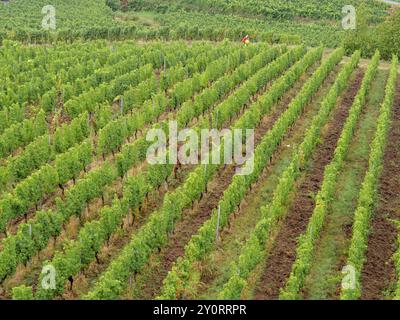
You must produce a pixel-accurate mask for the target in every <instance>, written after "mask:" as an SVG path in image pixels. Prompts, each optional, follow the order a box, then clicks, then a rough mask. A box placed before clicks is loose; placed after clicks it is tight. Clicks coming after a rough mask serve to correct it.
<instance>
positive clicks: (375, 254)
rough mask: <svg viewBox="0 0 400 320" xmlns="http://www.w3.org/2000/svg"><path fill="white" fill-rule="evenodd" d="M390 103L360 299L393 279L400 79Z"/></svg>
mask: <svg viewBox="0 0 400 320" xmlns="http://www.w3.org/2000/svg"><path fill="white" fill-rule="evenodd" d="M396 93H397V94H396V97H395V101H394V106H393V122H392V125H391V129H390V132H389V136H388V145H387V147H386V152H385V155H384V160H383V161H384V162H383V163H384V166H383V171H382V175H381V177H380V183H379V189H378V194H379V199H378V203H377V207H376V210H375V214H374V217H373V218H372V223H371V234H370V236H369V239H368V249H367V253H366V258H367V260H366V263H365V265H364V268H363V271H362V274H361V284H362V288H363V290H362V295H361V299H363V300H378V299H379V300H381V299H383V298H384V291H385V290H388V289H390V286H391V284H392V283H394V281H395V279H396V270H395V266H394V263H393V260H392V256H393V254H394V253H395V251H396V239H397V229H396V226H395V225H394V223H393V222H391V221H390V219H394V220H395V219H399V217H400V198H399V197H398V195H399V194H400V178H399V174H400V82H398V84H397V89H396Z"/></svg>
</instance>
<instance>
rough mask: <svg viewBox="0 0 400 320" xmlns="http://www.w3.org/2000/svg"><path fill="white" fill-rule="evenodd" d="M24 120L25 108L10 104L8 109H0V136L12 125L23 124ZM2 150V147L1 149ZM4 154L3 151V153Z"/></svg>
mask: <svg viewBox="0 0 400 320" xmlns="http://www.w3.org/2000/svg"><path fill="white" fill-rule="evenodd" d="M24 119H25V106H22V105H19V104H16V103H15V104H12V105H11V106H9V107H4V108H3V109H0V134H1V135H3V133H4V131H5V130H6V129H7V128H9V127H11V126H12V125H13V124H16V123H20V122H23V121H24ZM2 149H4V147H2ZM3 152H4V151H3Z"/></svg>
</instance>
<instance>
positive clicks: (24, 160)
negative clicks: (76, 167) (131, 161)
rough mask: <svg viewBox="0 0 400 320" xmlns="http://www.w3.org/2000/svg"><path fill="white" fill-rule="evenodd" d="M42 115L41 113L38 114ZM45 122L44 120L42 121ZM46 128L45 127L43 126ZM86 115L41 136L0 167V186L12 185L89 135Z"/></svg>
mask: <svg viewBox="0 0 400 320" xmlns="http://www.w3.org/2000/svg"><path fill="white" fill-rule="evenodd" d="M40 114H41V115H43V113H42V112H41V113H40ZM43 121H44V122H45V119H44V120H43ZM44 125H45V126H46V128H47V125H46V124H44ZM89 131H90V126H89V121H88V114H87V113H84V114H82V115H81V116H80V117H78V118H76V119H74V120H73V121H72V122H71V123H70V124H68V125H67V124H64V125H62V126H61V127H59V128H58V129H57V130H56V131H55V132H54V134H53V135H52V136H51V135H48V134H45V135H42V136H40V137H39V138H37V139H36V140H35V141H34V142H32V143H31V144H29V145H28V146H27V147H26V148H25V149H24V150H22V151H21V153H20V154H18V155H17V156H15V157H11V158H9V159H8V162H7V163H6V165H4V166H2V167H0V172H1V174H0V186H1V187H5V186H7V185H13V184H15V183H17V182H19V181H21V180H22V179H25V178H26V177H28V176H29V175H30V174H31V173H32V172H33V171H34V170H36V169H37V168H40V167H41V166H42V165H44V164H46V163H47V162H49V161H50V160H51V159H54V157H55V156H56V155H57V154H59V153H62V152H65V151H66V150H68V149H69V148H71V147H72V146H73V145H75V144H76V143H80V142H82V141H83V139H85V138H86V137H87V136H88V135H89Z"/></svg>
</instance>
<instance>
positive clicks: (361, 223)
mask: <svg viewBox="0 0 400 320" xmlns="http://www.w3.org/2000/svg"><path fill="white" fill-rule="evenodd" d="M397 64H398V59H397V57H396V56H394V57H393V61H392V66H391V69H390V74H389V79H388V82H387V84H386V90H385V100H384V101H383V103H382V105H381V109H380V115H379V118H378V124H377V128H376V133H375V136H374V139H373V141H372V143H371V151H370V155H369V166H368V171H367V173H366V174H365V177H364V181H363V183H362V186H361V190H360V194H359V197H358V203H357V208H356V211H355V213H354V223H353V233H352V238H351V243H350V248H349V253H348V257H347V265H349V266H352V267H353V268H354V269H355V283H354V285H355V286H354V288H351V287H350V288H343V289H342V291H341V296H340V298H341V299H343V300H347V299H352V300H355V299H358V298H359V297H360V296H361V290H362V288H361V279H360V278H361V270H362V268H363V265H364V262H365V251H366V248H367V242H368V234H369V231H370V228H369V224H370V219H371V216H372V215H373V211H374V206H375V200H376V197H377V186H378V181H379V176H380V173H381V171H382V159H383V155H384V152H385V147H386V142H387V136H388V132H389V128H390V123H391V116H392V108H393V101H394V94H395V88H396V82H397Z"/></svg>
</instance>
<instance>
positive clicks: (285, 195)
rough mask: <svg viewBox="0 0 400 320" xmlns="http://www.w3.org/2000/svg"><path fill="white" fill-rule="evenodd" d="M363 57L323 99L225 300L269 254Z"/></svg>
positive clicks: (266, 208) (244, 250)
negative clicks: (301, 177)
mask: <svg viewBox="0 0 400 320" xmlns="http://www.w3.org/2000/svg"><path fill="white" fill-rule="evenodd" d="M359 60H360V52H357V53H355V54H354V55H353V56H352V58H351V61H350V62H349V63H347V64H346V65H345V66H344V67H343V69H342V71H341V72H340V73H339V75H338V76H337V79H336V81H335V83H334V84H333V86H332V87H331V89H330V91H329V93H328V94H327V96H326V98H325V99H324V100H323V101H322V102H321V107H320V109H319V112H318V114H317V115H316V116H315V117H314V119H313V121H312V124H311V126H310V128H309V129H308V130H307V131H306V133H305V137H304V139H303V142H302V143H301V144H300V146H299V147H298V148H296V150H295V152H294V154H293V158H292V160H291V162H290V164H289V165H288V167H287V168H286V169H285V171H284V172H283V174H282V175H281V177H280V179H279V181H278V184H277V187H276V188H275V190H274V195H273V198H272V201H271V203H270V204H269V205H266V206H263V207H261V209H260V210H261V212H262V218H261V219H260V221H258V223H257V225H256V227H255V228H254V230H253V232H252V233H251V235H250V237H249V238H248V240H247V241H246V243H245V245H244V246H243V248H242V249H241V251H240V255H239V257H238V259H237V261H236V262H235V263H234V264H232V271H231V272H232V274H231V277H230V278H229V280H228V281H227V283H226V284H225V285H224V287H223V290H222V291H221V293H220V298H221V299H240V297H241V293H242V290H243V288H244V287H245V286H246V284H247V279H248V277H249V275H250V273H251V272H252V271H253V270H254V269H255V267H256V266H257V265H258V264H259V263H260V262H261V261H262V259H263V258H264V257H265V255H266V251H265V248H266V247H269V246H270V243H269V242H270V241H271V240H268V239H272V238H271V234H272V232H273V230H275V229H276V228H277V226H278V225H279V224H278V221H279V220H281V219H282V216H283V215H284V213H285V211H286V206H287V203H288V200H289V196H290V193H291V192H292V191H293V189H294V186H295V182H296V180H297V179H298V177H299V174H300V171H301V168H302V167H304V165H305V163H306V162H307V161H308V160H309V159H310V158H311V156H312V154H313V151H314V150H315V147H316V146H317V144H318V142H319V137H320V134H321V129H322V128H323V126H324V125H325V124H326V122H327V121H328V118H329V115H330V114H331V112H332V110H333V108H334V107H335V106H336V102H337V100H338V97H339V96H340V94H341V93H342V92H343V90H344V89H345V88H346V85H347V83H348V80H349V78H350V75H351V74H352V72H353V71H354V69H355V68H356V67H357V65H358V62H359ZM274 233H275V232H274Z"/></svg>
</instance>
